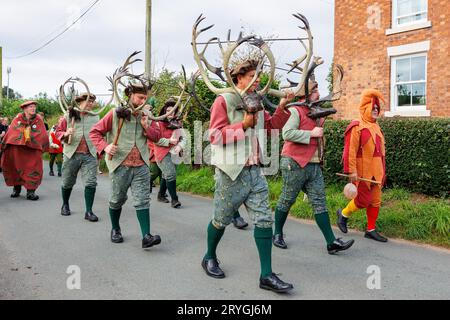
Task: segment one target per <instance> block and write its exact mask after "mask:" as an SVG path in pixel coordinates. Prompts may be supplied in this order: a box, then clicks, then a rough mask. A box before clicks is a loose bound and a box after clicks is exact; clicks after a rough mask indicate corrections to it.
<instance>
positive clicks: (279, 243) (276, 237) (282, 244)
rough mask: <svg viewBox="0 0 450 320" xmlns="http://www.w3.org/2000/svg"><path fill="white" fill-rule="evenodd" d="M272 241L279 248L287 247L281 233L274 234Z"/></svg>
mask: <svg viewBox="0 0 450 320" xmlns="http://www.w3.org/2000/svg"><path fill="white" fill-rule="evenodd" d="M272 243H273V245H274V246H275V247H278V248H281V249H287V244H286V242H284V238H283V235H282V234H276V235H274V236H273V238H272Z"/></svg>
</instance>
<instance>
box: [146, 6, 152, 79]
mask: <svg viewBox="0 0 450 320" xmlns="http://www.w3.org/2000/svg"><path fill="white" fill-rule="evenodd" d="M146 11H147V14H146V21H145V22H146V23H145V24H146V25H145V74H146V75H147V77H148V78H149V79H150V77H151V75H152V0H146Z"/></svg>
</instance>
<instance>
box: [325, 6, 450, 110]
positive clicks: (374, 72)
mask: <svg viewBox="0 0 450 320" xmlns="http://www.w3.org/2000/svg"><path fill="white" fill-rule="evenodd" d="M334 35H335V40H334V62H335V63H339V64H341V65H343V67H344V70H345V77H344V82H343V90H344V94H343V96H342V98H341V100H340V101H338V102H336V103H335V107H336V109H337V110H338V118H341V119H351V118H354V117H357V116H358V110H357V108H356V107H357V105H358V102H359V97H360V94H361V92H362V90H364V89H365V88H376V89H378V90H380V91H382V92H383V94H384V97H385V98H386V105H385V109H384V111H385V112H384V116H385V117H393V116H402V117H450V54H449V44H450V0H377V1H375V0H336V1H335V26H334Z"/></svg>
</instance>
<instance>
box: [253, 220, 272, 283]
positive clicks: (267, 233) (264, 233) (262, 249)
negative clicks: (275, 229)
mask: <svg viewBox="0 0 450 320" xmlns="http://www.w3.org/2000/svg"><path fill="white" fill-rule="evenodd" d="M253 235H254V237H255V242H256V247H257V248H258V253H259V261H260V263H261V278H265V277H268V276H270V275H271V274H272V228H259V227H255V231H254V234H253Z"/></svg>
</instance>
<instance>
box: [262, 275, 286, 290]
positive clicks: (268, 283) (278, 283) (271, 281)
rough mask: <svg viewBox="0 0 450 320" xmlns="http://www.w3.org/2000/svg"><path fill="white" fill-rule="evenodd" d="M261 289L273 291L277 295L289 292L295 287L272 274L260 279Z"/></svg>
mask: <svg viewBox="0 0 450 320" xmlns="http://www.w3.org/2000/svg"><path fill="white" fill-rule="evenodd" d="M259 287H260V288H261V289H266V290H271V291H274V292H277V293H283V292H288V291H290V290H292V289H294V286H293V285H292V284H290V283H287V282H284V281H283V280H281V279H280V278H278V277H277V275H276V274H275V273H272V274H271V275H270V276H268V277H266V278H260V279H259Z"/></svg>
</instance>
